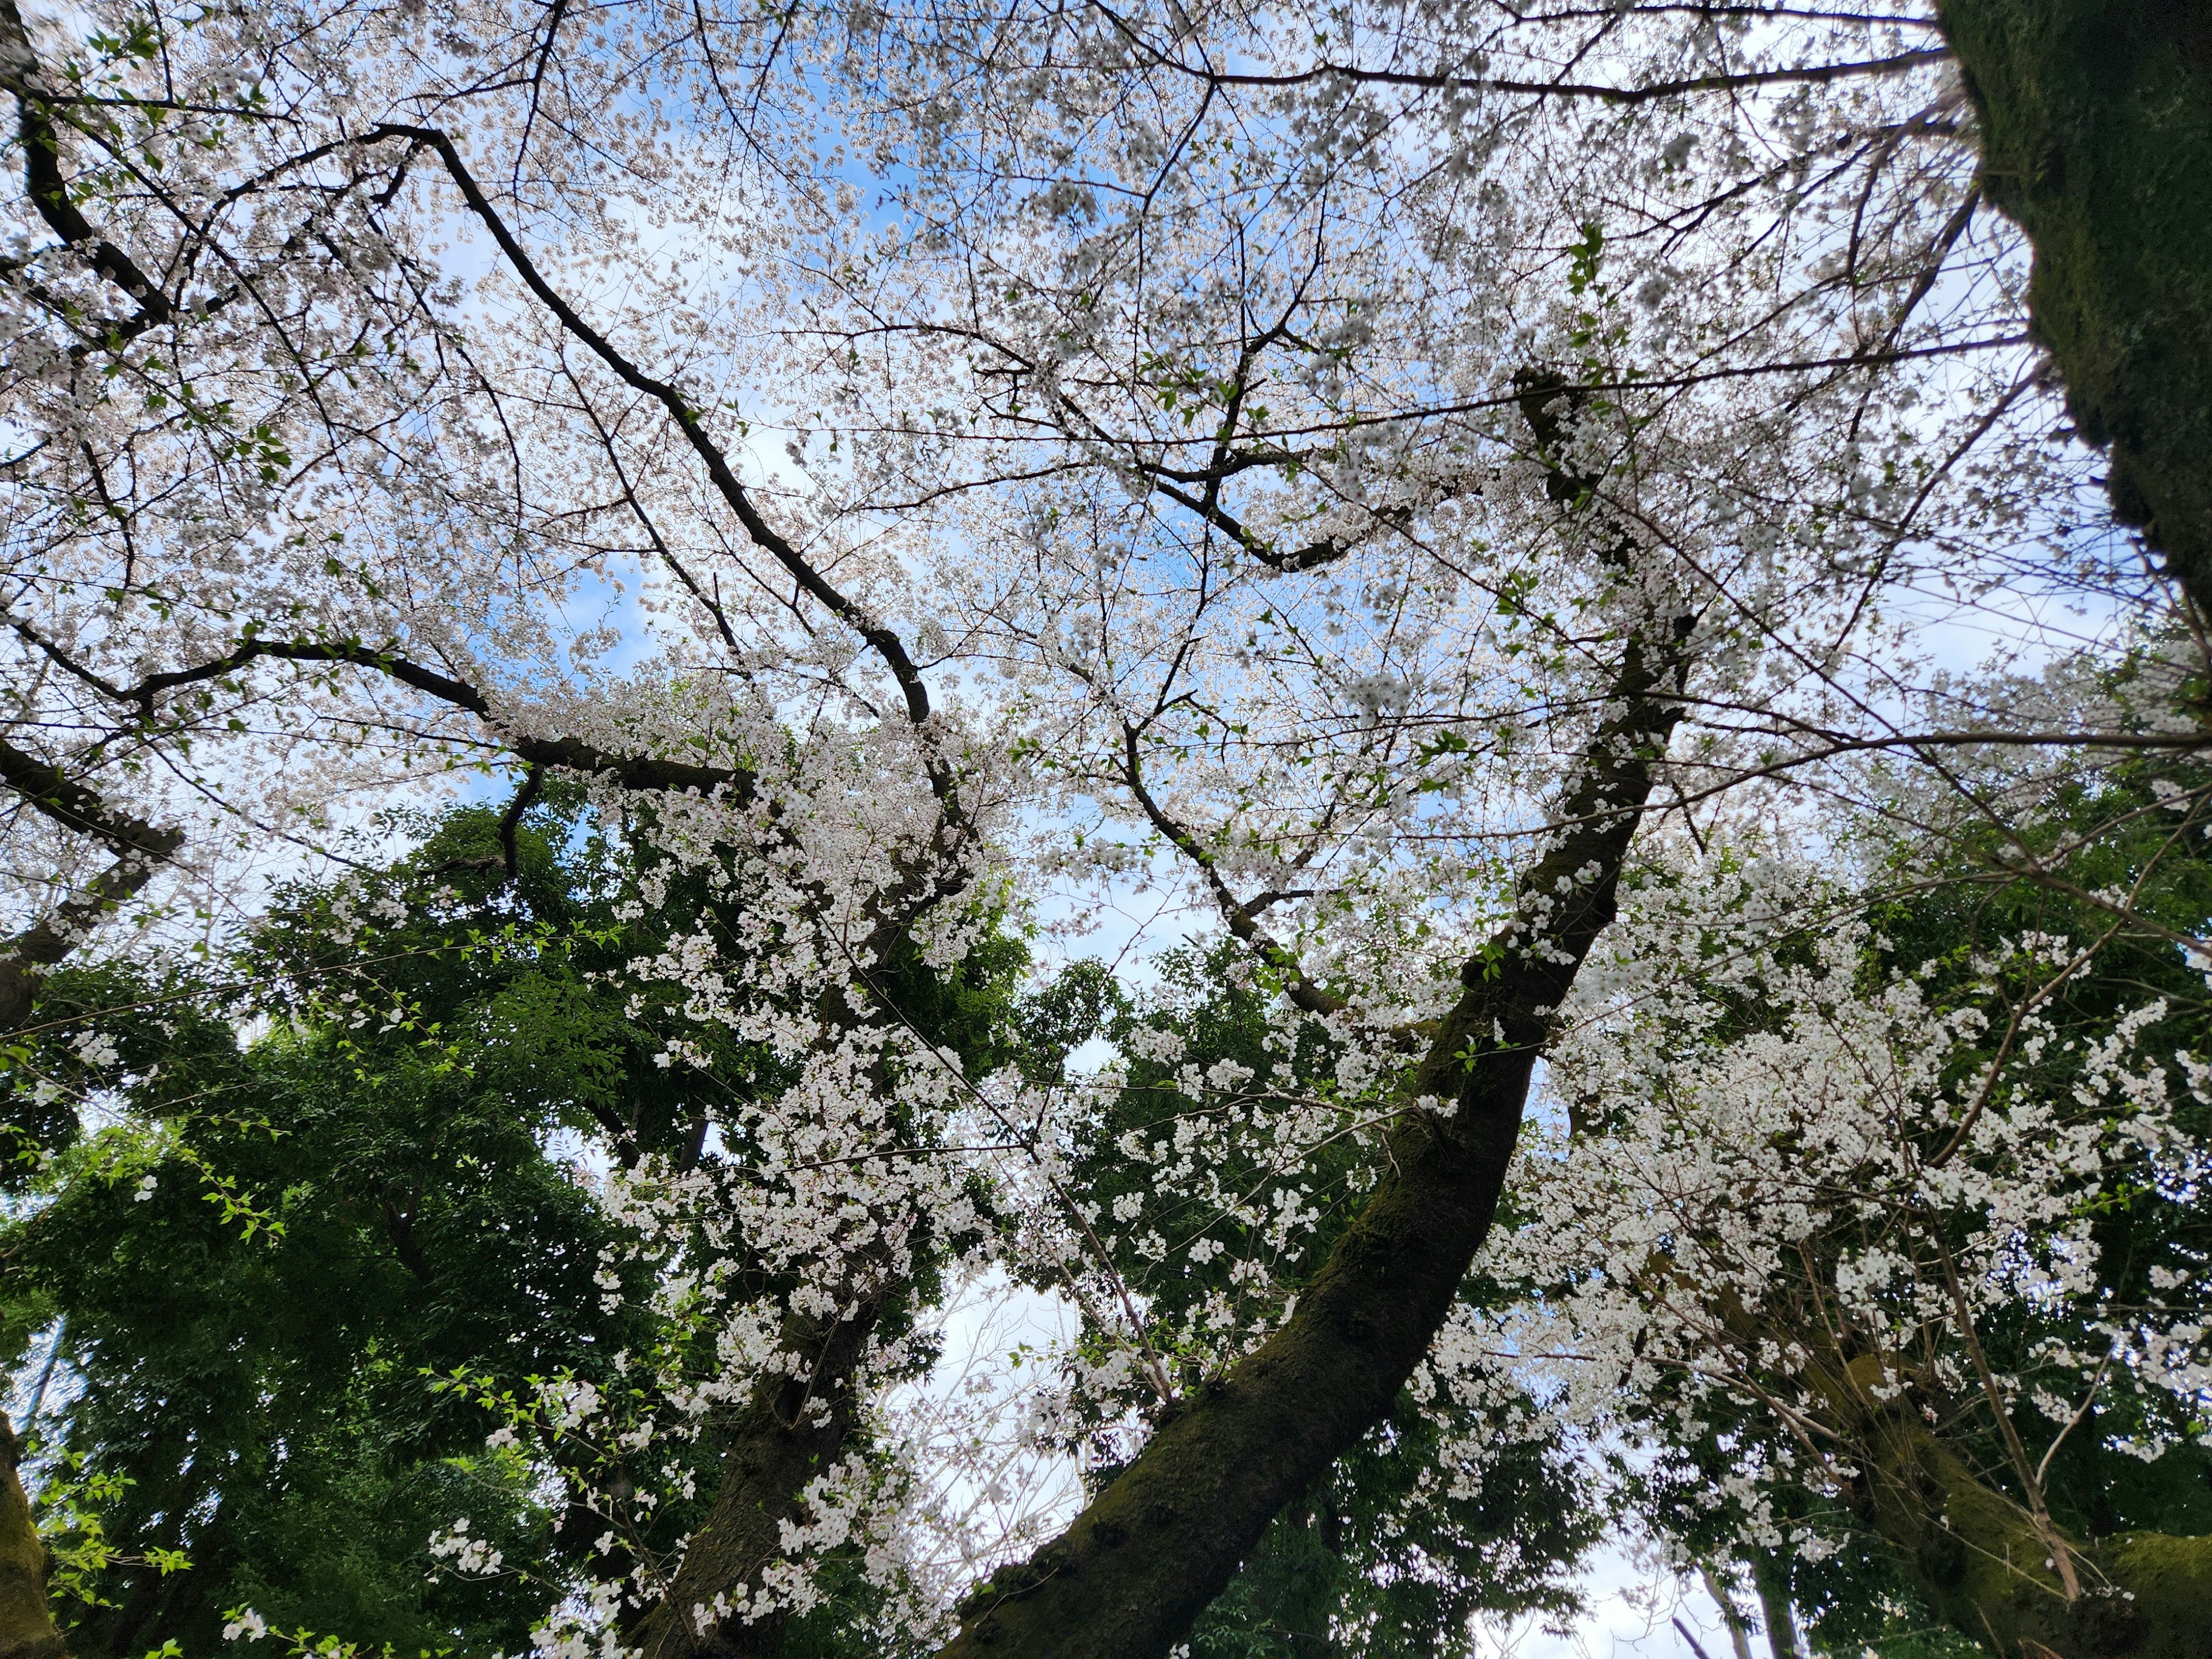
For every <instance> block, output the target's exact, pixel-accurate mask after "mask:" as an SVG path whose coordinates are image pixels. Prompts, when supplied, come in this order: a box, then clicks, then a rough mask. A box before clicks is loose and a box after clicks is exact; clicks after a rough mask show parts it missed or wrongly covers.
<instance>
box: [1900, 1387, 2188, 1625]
mask: <svg viewBox="0 0 2212 1659" xmlns="http://www.w3.org/2000/svg"><path fill="white" fill-rule="evenodd" d="M1866 1446H1867V1451H1868V1454H1869V1455H1868V1458H1867V1462H1866V1466H1865V1468H1864V1469H1863V1483H1864V1487H1865V1491H1864V1505H1865V1509H1866V1511H1867V1513H1868V1515H1869V1518H1870V1519H1871V1521H1872V1522H1873V1524H1874V1527H1875V1530H1876V1531H1877V1532H1879V1533H1880V1534H1881V1536H1882V1537H1883V1538H1884V1539H1886V1540H1887V1541H1888V1542H1889V1543H1890V1544H1891V1545H1892V1546H1893V1547H1894V1548H1895V1549H1896V1551H1897V1553H1898V1556H1899V1559H1900V1561H1901V1562H1902V1563H1903V1565H1904V1567H1905V1574H1906V1576H1907V1577H1909V1578H1911V1581H1912V1583H1913V1584H1914V1587H1915V1588H1916V1589H1918V1590H1919V1591H1920V1593H1921V1595H1923V1597H1925V1598H1926V1600H1927V1601H1928V1604H1929V1607H1931V1608H1932V1609H1934V1610H1935V1612H1936V1613H1938V1614H1939V1615H1940V1616H1941V1617H1942V1619H1943V1620H1945V1621H1947V1622H1948V1624H1949V1625H1950V1626H1952V1627H1953V1628H1954V1630H1957V1631H1959V1632H1960V1633H1961V1634H1963V1635H1966V1636H1970V1637H1972V1638H1974V1639H1975V1640H1976V1641H1978V1642H1979V1643H1981V1644H1982V1645H1983V1646H1984V1647H1985V1648H1988V1649H1989V1650H1990V1651H1992V1652H1993V1653H1996V1654H1999V1655H2002V1656H2004V1659H2015V1656H2019V1659H2047V1656H2049V1655H2051V1654H2056V1655H2057V1656H2059V1659H2203V1656H2205V1655H2208V1654H2212V1538H2178V1537H2174V1536H2172V1535H2170V1534H2164V1533H2123V1534H2118V1535H2116V1536H2114V1537H2111V1538H2106V1539H2103V1540H2100V1541H2098V1542H2097V1543H2095V1544H2083V1543H2081V1542H2080V1541H2075V1540H2072V1539H2068V1540H2066V1542H2068V1543H2069V1544H2070V1545H2073V1546H2074V1547H2075V1563H2076V1568H2077V1571H2079V1573H2080V1576H2081V1582H2082V1586H2083V1593H2082V1595H2081V1597H2080V1599H2078V1600H2076V1601H2068V1600H2067V1598H2066V1594H2065V1589H2064V1586H2063V1584H2062V1583H2060V1582H2059V1577H2058V1574H2057V1572H2056V1571H2054V1570H2053V1569H2052V1568H2051V1565H2048V1564H2049V1562H2050V1559H2051V1557H2050V1553H2049V1551H2048V1549H2047V1548H2046V1547H2045V1544H2044V1542H2043V1541H2042V1538H2041V1536H2040V1535H2039V1534H2038V1532H2037V1530H2036V1526H2035V1521H2034V1518H2033V1516H2030V1515H2029V1514H2028V1512H2027V1510H2025V1509H2024V1508H2022V1507H2021V1505H2020V1504H2015V1503H2014V1502H2013V1501H2012V1500H2011V1499H2010V1498H2007V1497H2005V1496H2004V1495H2003V1494H2002V1493H2001V1492H1996V1491H1993V1490H1992V1489H1991V1488H1990V1486H1988V1484H1987V1483H1985V1482H1984V1481H1983V1480H1981V1479H1980V1478H1979V1477H1978V1475H1977V1474H1975V1473H1974V1471H1973V1470H1972V1468H1969V1467H1968V1465H1967V1464H1966V1462H1965V1460H1964V1459H1962V1458H1961V1457H1960V1455H1958V1453H1957V1452H1955V1451H1954V1450H1953V1449H1951V1448H1950V1447H1949V1446H1948V1445H1946V1444H1945V1443H1943V1442H1942V1439H1941V1438H1940V1437H1938V1436H1937V1435H1936V1432H1935V1431H1933V1430H1932V1429H1930V1428H1929V1426H1928V1424H1927V1422H1926V1421H1925V1420H1924V1419H1923V1418H1922V1417H1921V1416H1920V1415H1919V1413H1918V1411H1917V1408H1915V1407H1911V1406H1910V1405H1906V1404H1905V1403H1904V1402H1903V1401H1899V1407H1898V1409H1895V1410H1893V1411H1890V1412H1887V1413H1884V1414H1883V1415H1882V1416H1881V1418H1880V1419H1877V1420H1876V1421H1875V1423H1874V1424H1873V1425H1870V1427H1869V1431H1868V1432H1867V1435H1866Z"/></svg>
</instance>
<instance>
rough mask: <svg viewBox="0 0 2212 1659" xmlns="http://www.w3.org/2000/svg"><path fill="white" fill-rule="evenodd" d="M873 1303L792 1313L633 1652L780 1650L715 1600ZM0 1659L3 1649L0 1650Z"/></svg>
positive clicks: (854, 1351) (763, 1532)
mask: <svg viewBox="0 0 2212 1659" xmlns="http://www.w3.org/2000/svg"><path fill="white" fill-rule="evenodd" d="M882 1311H883V1304H882V1302H881V1300H880V1299H869V1300H864V1301H862V1302H860V1304H857V1305H856V1306H855V1307H854V1308H853V1309H852V1310H850V1311H849V1312H848V1315H847V1316H844V1317H842V1318H836V1317H832V1318H821V1319H815V1318H805V1317H800V1316H793V1318H792V1319H791V1320H790V1321H789V1322H787V1324H786V1327H785V1329H784V1338H783V1340H784V1346H785V1347H786V1348H787V1349H788V1350H789V1351H791V1352H797V1353H802V1354H805V1355H807V1356H808V1357H809V1358H810V1359H811V1364H810V1366H809V1368H808V1370H807V1373H806V1375H805V1376H801V1377H784V1378H778V1379H775V1381H773V1382H771V1383H764V1384H763V1386H762V1388H761V1389H760V1391H759V1392H758V1393H757V1395H755V1396H754V1398H753V1399H752V1401H750V1403H749V1404H748V1405H747V1406H745V1407H744V1409H743V1410H742V1411H741V1412H739V1413H738V1415H737V1418H736V1420H735V1421H734V1422H733V1423H732V1425H730V1426H729V1428H728V1430H727V1431H726V1432H725V1434H724V1436H723V1445H724V1448H725V1449H724V1451H723V1455H722V1474H721V1482H720V1486H718V1487H717V1488H716V1490H715V1493H714V1507H713V1508H712V1509H711V1510H708V1516H707V1520H706V1522H705V1524H704V1525H702V1527H700V1528H699V1529H698V1531H697V1532H696V1534H694V1535H693V1537H692V1540H691V1543H690V1547H689V1548H688V1549H687V1550H686V1551H685V1552H684V1560H683V1564H682V1565H680V1566H679V1567H678V1569H677V1571H676V1576H675V1578H674V1579H673V1581H672V1582H671V1583H670V1585H669V1588H668V1590H667V1592H666V1594H665V1595H663V1596H662V1597H661V1598H660V1600H659V1602H658V1603H656V1604H655V1605H654V1607H653V1609H652V1611H651V1612H650V1613H647V1615H646V1617H645V1618H644V1620H641V1622H640V1624H639V1626H638V1627H637V1629H636V1630H635V1632H631V1634H630V1637H629V1644H630V1645H631V1646H633V1647H635V1649H636V1650H638V1652H639V1653H640V1655H641V1656H642V1659H764V1656H773V1655H774V1654H775V1653H776V1652H777V1651H778V1650H779V1649H780V1648H781V1636H782V1625H783V1621H782V1620H781V1617H780V1616H778V1615H776V1614H773V1613H771V1614H769V1616H767V1617H765V1618H760V1619H755V1620H745V1619H743V1618H739V1617H735V1616H728V1615H725V1614H722V1613H716V1612H715V1611H714V1606H715V1602H716V1598H717V1597H722V1598H729V1597H731V1596H732V1595H734V1594H735V1593H738V1592H751V1591H755V1590H757V1589H758V1588H759V1586H760V1583H761V1573H762V1571H763V1569H765V1568H766V1567H768V1566H769V1565H770V1564H771V1563H773V1562H775V1561H776V1560H778V1559H781V1558H782V1556H783V1555H784V1554H785V1553H786V1552H785V1549H784V1544H783V1530H782V1528H783V1523H784V1522H787V1521H796V1520H797V1519H798V1518H799V1512H800V1510H801V1509H802V1508H803V1507H804V1505H803V1504H801V1502H800V1499H799V1494H800V1493H801V1492H803V1491H804V1490H805V1487H806V1485H807V1483H808V1482H809V1481H811V1480H813V1479H814V1478H815V1477H816V1476H817V1475H818V1474H823V1473H825V1472H826V1471H828V1469H829V1468H830V1466H831V1465H832V1464H834V1463H835V1462H836V1461H837V1458H838V1455H839V1454H840V1452H841V1450H842V1448H843V1446H844V1443H845V1437H846V1436H847V1434H848V1433H849V1432H850V1431H851V1429H852V1425H853V1416H854V1411H855V1409H856V1408H857V1407H858V1405H859V1403H860V1402H859V1401H857V1400H856V1399H855V1398H854V1391H853V1389H852V1387H851V1383H852V1379H853V1374H854V1371H855V1370H857V1369H858V1368H859V1365H860V1360H861V1359H862V1358H863V1357H864V1356H865V1355H866V1352H867V1346H868V1339H869V1337H870V1336H871V1335H872V1334H873V1332H874V1330H875V1327H876V1322H877V1320H878V1318H879V1317H880V1316H881V1314H882ZM0 1659H7V1656H6V1655H4V1654H0Z"/></svg>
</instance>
